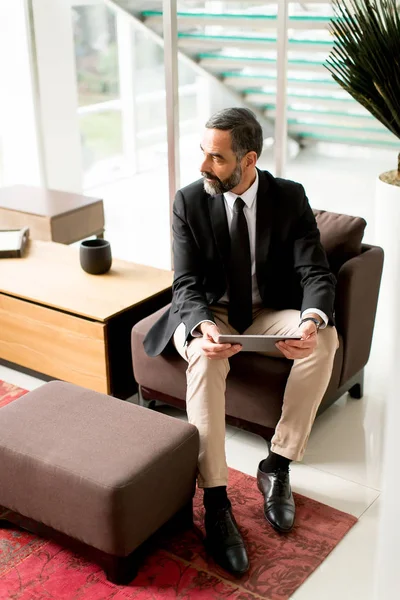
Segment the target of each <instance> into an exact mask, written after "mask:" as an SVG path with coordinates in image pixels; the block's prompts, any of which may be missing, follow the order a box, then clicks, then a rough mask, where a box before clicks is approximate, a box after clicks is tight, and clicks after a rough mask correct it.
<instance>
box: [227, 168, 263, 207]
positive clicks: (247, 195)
mask: <svg viewBox="0 0 400 600" xmlns="http://www.w3.org/2000/svg"><path fill="white" fill-rule="evenodd" d="M257 191H258V171H257V169H256V178H255V180H254V183H253V184H252V185H251V186H250V187H249V189H248V190H246V191H245V192H244V193H243V194H240V198H241V199H242V200H243V202H244V203H245V204H246V206H247V208H251V207H252V206H253V202H254V200H255V199H256V196H257ZM238 197H239V194H234V193H233V192H225V194H224V198H225V200H226V201H227V203H228V206H229V208H230V209H232V210H233V205H234V204H235V201H236V198H238Z"/></svg>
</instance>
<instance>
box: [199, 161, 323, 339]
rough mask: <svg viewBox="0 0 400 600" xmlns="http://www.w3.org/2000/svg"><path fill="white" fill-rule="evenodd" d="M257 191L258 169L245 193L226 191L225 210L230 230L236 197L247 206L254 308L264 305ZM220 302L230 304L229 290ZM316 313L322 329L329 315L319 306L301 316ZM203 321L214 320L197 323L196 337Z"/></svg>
mask: <svg viewBox="0 0 400 600" xmlns="http://www.w3.org/2000/svg"><path fill="white" fill-rule="evenodd" d="M257 191H258V171H257V170H256V178H255V181H254V183H253V184H252V185H251V186H250V187H249V189H248V190H246V191H245V192H244V193H243V194H240V196H239V195H238V194H234V193H233V192H225V194H224V199H225V210H226V217H227V220H228V227H229V230H230V228H231V224H232V219H233V205H234V204H235V201H236V198H238V197H240V198H241V199H242V200H243V202H244V203H245V206H244V207H243V213H244V215H245V217H246V222H247V229H248V231H249V239H250V256H251V289H252V300H253V308H257V307H261V306H262V299H261V296H260V292H259V289H258V283H257V274H256V210H257ZM218 303H219V304H228V303H229V295H228V291H226V292H225V294H224V295H223V296H222V298H220V299H219V300H218ZM310 313H315V314H317V315H319V316H320V317H321V319H322V320H323V323H322V324H321V329H323V328H324V327H326V326H327V324H328V320H329V319H328V317H327V316H326V314H325V313H324V312H322V310H319V309H318V308H307V310H305V311H304V312H303V313H302V315H301V318H303V317H305V316H306V315H307V314H310ZM201 323H213V321H208V320H203V321H200V323H197V325H196V327H193V329H192V331H191V334H192V336H194V337H198V336H199V335H200V336H201V333H200V332H199V331H195V330H196V329H197V327H198V326H199V325H200V324H201Z"/></svg>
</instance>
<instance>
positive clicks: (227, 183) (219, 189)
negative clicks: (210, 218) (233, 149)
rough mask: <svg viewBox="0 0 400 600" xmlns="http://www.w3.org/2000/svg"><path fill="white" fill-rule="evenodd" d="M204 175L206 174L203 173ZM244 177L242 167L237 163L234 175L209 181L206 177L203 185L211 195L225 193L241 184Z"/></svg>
mask: <svg viewBox="0 0 400 600" xmlns="http://www.w3.org/2000/svg"><path fill="white" fill-rule="evenodd" d="M203 177H204V174H203ZM241 178H242V169H241V166H240V165H236V167H235V169H234V171H233V173H232V175H231V176H230V177H228V179H225V180H223V181H222V180H221V179H214V180H212V181H207V179H205V177H204V181H203V185H204V189H205V191H206V192H207V194H210V196H216V195H217V194H224V193H225V192H229V191H230V190H232V189H233V188H234V187H236V186H237V185H239V183H240V180H241Z"/></svg>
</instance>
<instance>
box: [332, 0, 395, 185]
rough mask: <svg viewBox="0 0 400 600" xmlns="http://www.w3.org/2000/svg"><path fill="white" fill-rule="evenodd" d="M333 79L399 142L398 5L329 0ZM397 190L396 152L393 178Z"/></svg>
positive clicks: (382, 1)
mask: <svg viewBox="0 0 400 600" xmlns="http://www.w3.org/2000/svg"><path fill="white" fill-rule="evenodd" d="M332 4H333V9H334V14H335V17H334V18H333V19H332V21H331V24H330V31H331V34H332V36H333V38H334V44H333V49H332V51H331V53H330V55H329V58H328V59H327V61H326V64H325V66H326V68H327V69H328V70H329V71H330V73H331V74H332V77H333V78H334V80H335V81H336V82H337V83H338V84H339V85H340V86H341V87H342V88H344V89H345V90H346V91H347V92H348V93H349V94H350V95H351V96H353V98H354V99H355V100H357V101H358V102H359V103H360V104H362V106H364V107H365V108H366V109H367V110H368V111H369V112H370V113H371V114H372V115H373V116H374V117H375V118H376V119H378V121H380V122H381V123H382V124H383V125H385V127H387V128H388V129H389V131H391V132H392V133H393V134H394V135H395V136H396V137H397V138H399V139H400V15H399V9H398V7H397V0H333V3H332ZM395 179H396V181H395V183H396V185H400V153H399V157H398V166H397V171H396V173H395Z"/></svg>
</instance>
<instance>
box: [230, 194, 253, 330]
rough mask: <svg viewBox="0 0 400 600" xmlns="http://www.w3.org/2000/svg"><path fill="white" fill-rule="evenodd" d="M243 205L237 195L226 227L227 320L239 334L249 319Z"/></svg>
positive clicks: (248, 267) (247, 250)
mask: <svg viewBox="0 0 400 600" xmlns="http://www.w3.org/2000/svg"><path fill="white" fill-rule="evenodd" d="M244 205H245V204H244V202H243V200H242V199H241V198H236V200H235V204H234V206H233V219H232V224H231V230H230V236H231V255H230V262H229V306H228V320H229V323H230V324H231V325H232V327H234V328H235V329H236V330H237V331H238V332H239V333H243V331H244V330H245V329H247V328H248V327H249V326H250V325H251V323H252V321H253V317H252V297H251V255H250V240H249V230H248V229H247V222H246V217H245V216H244V213H243V207H244Z"/></svg>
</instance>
